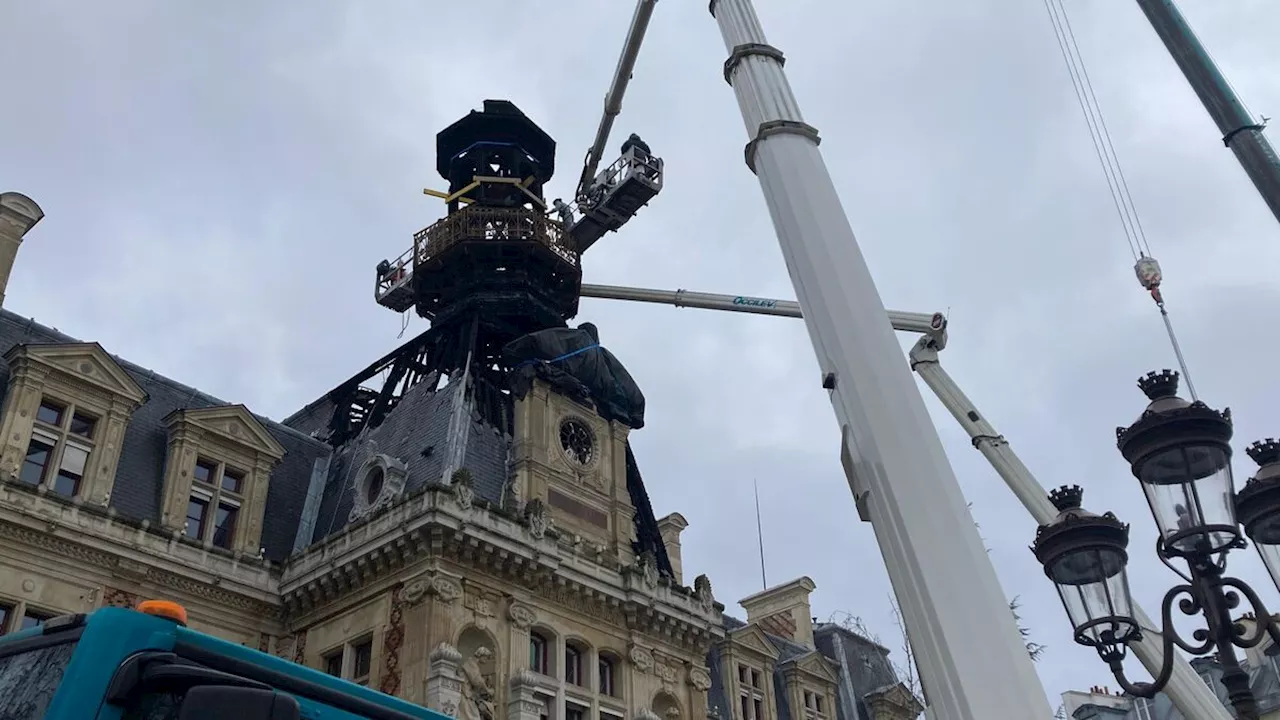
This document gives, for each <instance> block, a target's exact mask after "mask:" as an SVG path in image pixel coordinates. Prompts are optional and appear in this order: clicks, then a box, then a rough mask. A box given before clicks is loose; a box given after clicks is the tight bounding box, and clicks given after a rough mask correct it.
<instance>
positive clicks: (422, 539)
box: [281, 488, 723, 647]
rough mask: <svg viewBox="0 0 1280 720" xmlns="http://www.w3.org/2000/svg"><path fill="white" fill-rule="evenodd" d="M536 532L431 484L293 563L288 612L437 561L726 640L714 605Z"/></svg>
mask: <svg viewBox="0 0 1280 720" xmlns="http://www.w3.org/2000/svg"><path fill="white" fill-rule="evenodd" d="M468 505H469V504H468ZM537 534H538V533H537V532H535V531H533V530H531V528H529V527H527V526H525V525H522V524H521V523H519V522H516V521H515V520H513V519H511V518H508V517H505V516H504V515H502V514H500V513H497V512H492V511H490V510H488V509H486V508H483V507H479V506H471V505H469V506H468V507H465V508H464V507H462V505H461V504H459V503H458V502H457V499H456V498H455V495H454V494H453V493H452V492H450V491H448V490H446V489H437V488H432V489H430V490H428V491H426V492H423V493H418V494H416V495H414V496H411V497H408V498H406V499H405V500H404V501H402V502H401V503H399V504H398V505H396V506H394V507H391V508H388V509H387V510H386V511H385V512H383V513H381V514H379V515H377V516H376V517H373V518H371V519H370V520H369V521H367V522H364V523H359V524H357V525H354V526H352V527H350V528H348V529H347V530H345V531H343V532H342V533H340V534H339V535H337V536H334V537H332V538H329V539H327V540H325V541H322V542H320V543H317V544H316V545H314V546H312V547H311V548H309V549H308V550H307V551H305V552H304V553H302V554H301V555H298V556H295V557H294V558H292V559H291V560H290V561H289V562H288V563H287V565H286V568H285V571H284V576H283V578H282V580H281V591H282V595H283V599H284V604H285V607H286V612H287V613H289V614H291V615H292V614H295V613H309V612H311V611H312V610H314V609H317V608H320V607H322V606H324V605H328V604H330V603H333V602H336V601H338V600H340V599H341V598H344V597H346V596H348V595H349V594H350V593H352V592H354V591H356V590H357V589H358V588H361V587H364V586H367V585H369V584H371V583H374V582H377V581H379V580H380V579H382V578H385V577H387V576H389V575H392V574H394V573H397V572H398V571H400V570H401V569H402V568H405V567H407V566H411V565H417V564H419V563H420V562H422V561H425V560H427V559H429V558H441V559H448V560H450V561H452V562H456V563H460V564H462V565H463V566H466V567H470V568H474V569H475V570H477V571H479V572H481V573H483V574H485V575H488V576H491V577H495V578H498V579H500V580H503V581H505V582H508V583H511V584H514V585H516V586H519V587H522V588H524V589H526V590H529V591H530V592H532V593H533V594H534V595H536V596H539V597H541V598H543V599H546V600H550V601H552V602H555V603H557V604H560V605H562V606H564V607H566V608H567V609H569V610H571V611H573V612H577V613H580V614H583V615H588V616H591V617H594V618H596V619H598V620H602V621H605V622H608V623H611V624H614V625H618V626H623V627H627V628H630V629H633V630H635V631H637V632H641V633H644V634H647V635H650V636H652V637H654V638H659V639H662V640H665V641H668V642H673V643H677V644H688V645H689V646H691V647H700V646H706V645H709V643H710V642H712V641H713V640H715V639H717V638H719V637H720V636H722V635H723V630H722V629H721V627H720V614H719V609H718V607H717V604H716V603H714V602H711V603H705V602H704V601H703V600H700V599H699V598H698V597H697V596H696V595H695V594H694V593H692V592H691V591H689V590H688V588H680V587H675V586H672V585H671V584H670V583H664V582H654V581H653V580H652V577H651V576H649V579H646V574H645V573H643V572H640V571H638V570H635V569H632V568H623V569H622V570H618V569H613V568H609V567H607V566H605V565H603V564H601V563H597V562H593V561H592V560H591V559H589V558H587V557H582V556H580V555H578V554H575V553H573V552H572V551H571V550H569V549H567V548H564V547H562V546H561V544H560V543H558V542H557V540H556V539H555V538H554V537H552V534H550V533H547V534H545V535H543V536H541V537H538V536H537Z"/></svg>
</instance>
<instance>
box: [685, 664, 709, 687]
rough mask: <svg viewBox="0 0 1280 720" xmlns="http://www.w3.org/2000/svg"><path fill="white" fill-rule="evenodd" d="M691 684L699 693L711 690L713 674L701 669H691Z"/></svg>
mask: <svg viewBox="0 0 1280 720" xmlns="http://www.w3.org/2000/svg"><path fill="white" fill-rule="evenodd" d="M689 684H690V685H692V686H693V689H694V690H697V691H698V692H706V691H707V690H710V689H711V674H710V673H708V672H707V671H706V670H704V669H702V668H700V667H692V668H689Z"/></svg>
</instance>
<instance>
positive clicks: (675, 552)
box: [658, 513, 689, 585]
mask: <svg viewBox="0 0 1280 720" xmlns="http://www.w3.org/2000/svg"><path fill="white" fill-rule="evenodd" d="M687 527H689V521H688V520H685V519H684V516H683V515H681V514H680V513H671V514H670V515H668V516H666V517H664V518H662V519H661V520H659V521H658V534H659V535H661V536H662V544H663V545H665V546H666V548H667V559H668V560H670V561H671V569H672V570H673V571H675V574H676V576H675V581H676V583H678V584H680V585H683V584H684V579H683V578H684V571H682V570H681V569H680V533H682V532H684V529H685V528H687Z"/></svg>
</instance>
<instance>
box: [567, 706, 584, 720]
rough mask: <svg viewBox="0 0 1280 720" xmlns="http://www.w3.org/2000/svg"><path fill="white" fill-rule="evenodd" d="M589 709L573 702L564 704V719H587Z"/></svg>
mask: <svg viewBox="0 0 1280 720" xmlns="http://www.w3.org/2000/svg"><path fill="white" fill-rule="evenodd" d="M586 717H587V709H586V708H584V707H582V706H581V705H575V704H573V703H571V702H566V703H565V704H564V720H585V718H586Z"/></svg>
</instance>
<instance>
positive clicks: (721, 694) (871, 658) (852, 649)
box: [707, 615, 899, 720]
mask: <svg viewBox="0 0 1280 720" xmlns="http://www.w3.org/2000/svg"><path fill="white" fill-rule="evenodd" d="M721 624H722V627H723V628H724V630H725V632H726V633H730V632H733V631H734V630H737V629H739V628H743V627H746V625H747V623H745V622H743V621H742V620H739V619H738V618H735V617H733V616H732V615H723V616H722V620H721ZM765 636H766V637H768V638H769V642H771V643H773V646H774V647H775V648H776V649H777V651H778V661H777V664H776V665H775V666H774V672H773V688H774V704H775V706H776V707H777V710H778V714H777V720H798V718H797V717H793V714H792V712H791V704H790V702H789V701H788V698H787V694H786V690H785V688H786V678H785V677H784V672H785V670H786V668H785V664H786V662H787V661H789V660H795V659H797V658H800V657H802V656H804V655H807V654H809V653H810V652H813V650H814V649H816V650H817V651H818V652H820V653H822V654H823V655H824V656H826V658H827V659H828V660H830V661H831V662H832V663H833V664H834V665H835V667H836V673H837V675H838V677H839V680H838V681H837V686H836V720H872V717H871V712H870V710H869V709H868V708H867V706H866V703H865V702H863V699H862V698H863V697H864V696H866V694H867V693H869V692H872V691H873V690H877V689H880V688H883V687H885V686H892V685H896V684H897V683H898V682H899V680H898V676H897V673H896V672H895V671H894V669H893V665H892V664H890V662H889V650H888V649H887V648H885V647H883V646H882V645H880V644H878V643H876V642H873V641H872V640H869V639H867V638H865V637H862V636H861V635H859V634H857V633H855V632H853V631H852V630H848V629H846V628H844V627H841V626H840V625H837V624H835V623H817V624H815V625H814V626H813V641H814V648H809V647H806V646H804V645H802V644H800V643H797V642H795V641H792V640H788V639H787V638H783V637H779V636H777V635H772V634H770V633H765ZM723 667H724V663H723V660H722V659H721V657H720V648H719V647H715V646H713V647H712V648H711V651H710V652H708V653H707V669H708V670H709V671H710V673H711V688H710V690H708V691H707V706H708V707H707V710H708V713H709V714H711V715H713V716H717V717H719V718H721V720H731V719H732V718H733V717H734V714H733V698H730V697H729V694H728V690H727V689H726V688H725V686H724V681H723V678H722V677H721V673H722V670H723ZM801 717H802V716H801Z"/></svg>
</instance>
